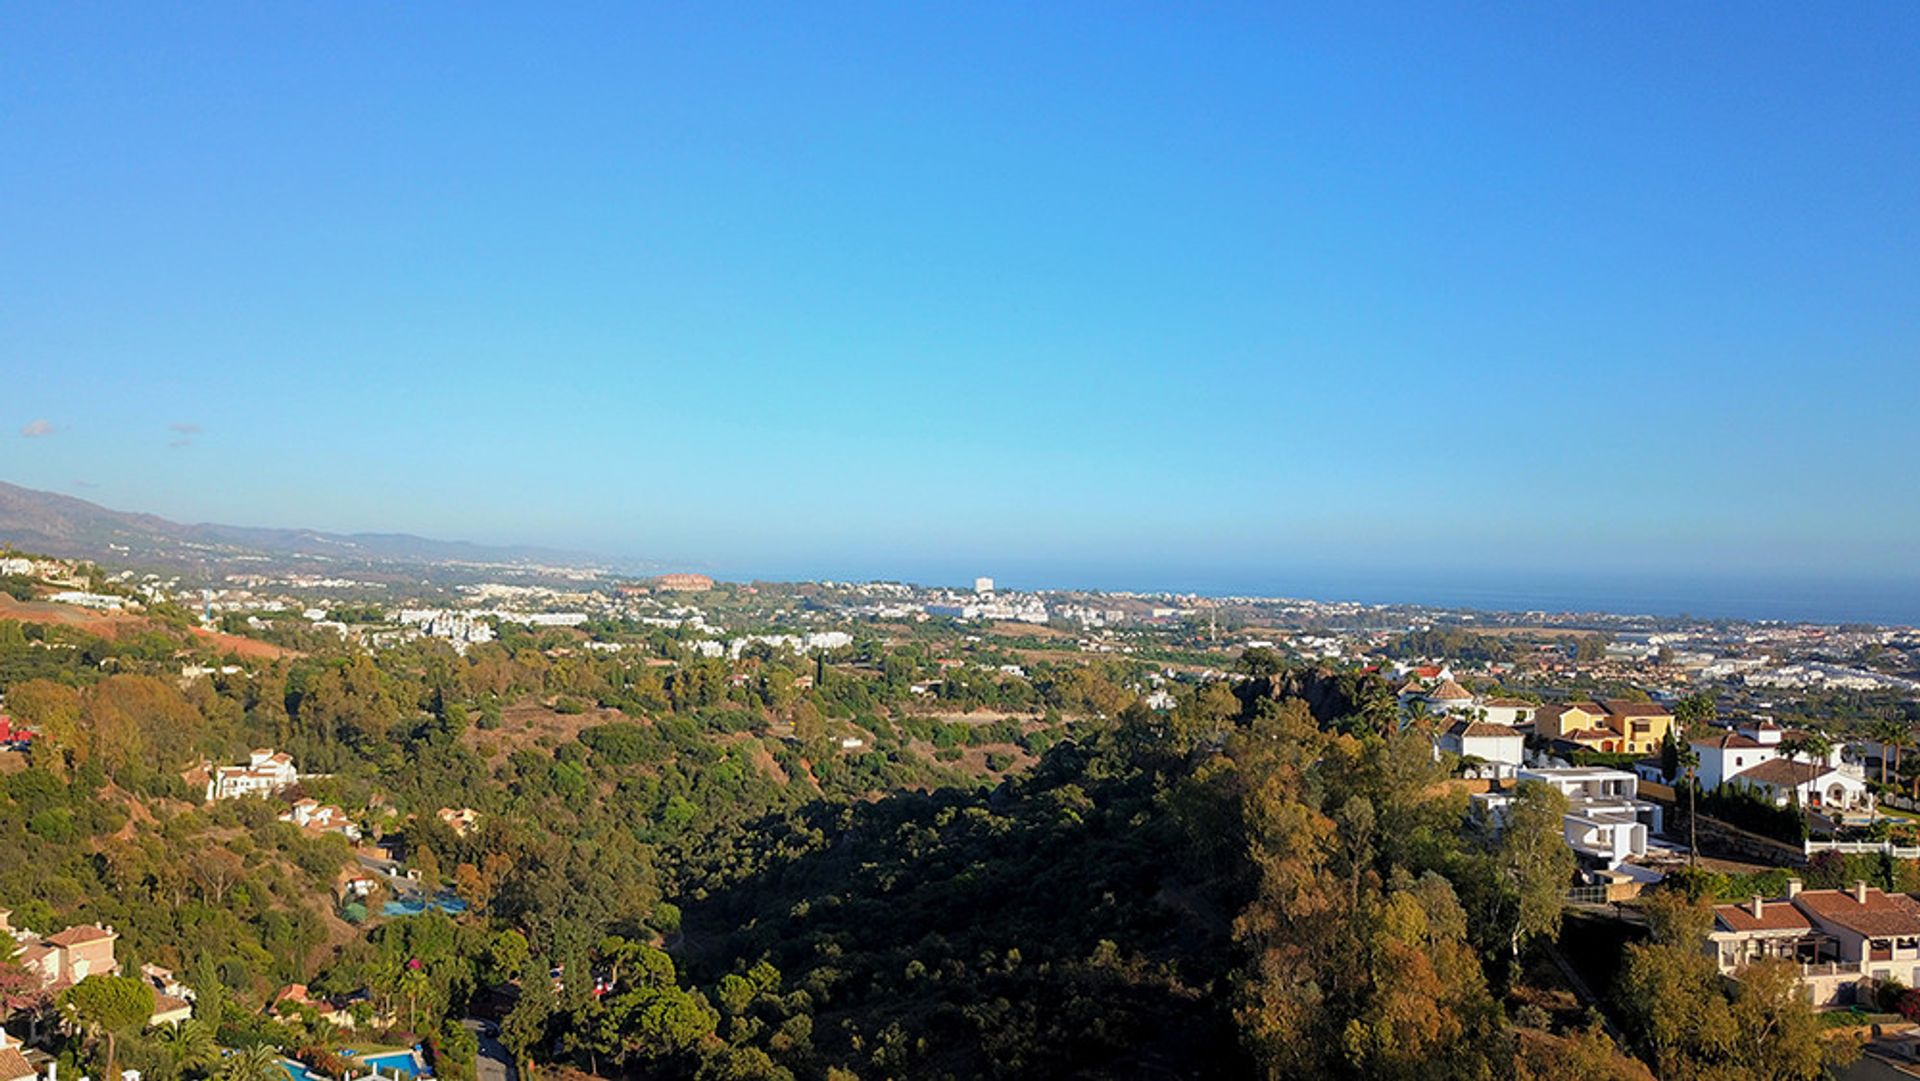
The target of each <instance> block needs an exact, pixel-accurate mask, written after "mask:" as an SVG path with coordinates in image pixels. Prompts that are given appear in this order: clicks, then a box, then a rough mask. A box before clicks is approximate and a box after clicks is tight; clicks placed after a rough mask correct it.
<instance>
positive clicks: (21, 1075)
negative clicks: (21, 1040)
mask: <svg viewBox="0 0 1920 1081" xmlns="http://www.w3.org/2000/svg"><path fill="white" fill-rule="evenodd" d="M38 1076H40V1075H39V1074H38V1073H37V1072H35V1070H34V1068H33V1066H32V1065H31V1064H29V1063H28V1062H27V1058H26V1056H25V1055H22V1054H21V1053H20V1052H18V1051H16V1050H14V1049H13V1048H11V1047H5V1048H0V1081H33V1079H34V1078H36V1077H38Z"/></svg>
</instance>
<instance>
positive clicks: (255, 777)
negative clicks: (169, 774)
mask: <svg viewBox="0 0 1920 1081" xmlns="http://www.w3.org/2000/svg"><path fill="white" fill-rule="evenodd" d="M187 778H188V780H189V783H192V782H196V781H197V782H201V783H203V784H204V786H205V789H206V798H207V801H208V802H213V801H215V800H230V799H250V798H267V797H271V796H277V795H279V794H280V793H282V792H285V791H286V790H287V789H289V788H292V787H293V786H294V785H297V784H299V783H300V778H301V773H300V769H299V767H298V766H296V765H294V762H293V757H292V756H291V755H289V754H287V753H286V752H284V751H276V750H274V749H273V748H271V747H261V748H257V749H255V750H254V751H252V752H251V753H249V754H248V755H247V761H246V763H245V764H243V765H232V766H213V765H210V764H207V763H202V764H201V765H200V766H198V767H196V768H194V769H192V770H189V771H188V773H187ZM280 821H282V822H290V823H292V824H293V825H295V826H298V827H300V828H301V829H303V830H306V831H307V832H309V833H338V834H340V835H342V836H344V837H345V838H346V839H347V840H349V841H353V842H356V843H357V842H358V841H359V840H360V827H359V825H358V824H356V823H355V822H354V821H353V819H352V818H350V817H348V815H347V812H345V811H343V810H341V809H340V808H339V807H336V806H334V805H332V804H327V803H321V802H320V801H319V800H315V799H302V800H298V801H296V802H295V803H294V804H293V806H291V807H289V808H287V810H286V812H285V813H283V814H281V815H280Z"/></svg>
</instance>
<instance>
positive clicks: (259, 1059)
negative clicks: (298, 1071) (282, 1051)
mask: <svg viewBox="0 0 1920 1081" xmlns="http://www.w3.org/2000/svg"><path fill="white" fill-rule="evenodd" d="M216 1076H217V1077H218V1078H219V1081H285V1078H286V1076H287V1072H286V1070H284V1069H282V1068H281V1066H280V1055H279V1052H278V1051H276V1050H275V1049H274V1048H273V1047H272V1046H270V1045H268V1044H263V1043H261V1044H254V1045H252V1046H250V1047H242V1048H240V1049H239V1050H237V1051H234V1052H233V1053H232V1054H230V1055H228V1056H227V1057H226V1058H223V1059H221V1060H220V1069H219V1071H218V1073H217V1075H216Z"/></svg>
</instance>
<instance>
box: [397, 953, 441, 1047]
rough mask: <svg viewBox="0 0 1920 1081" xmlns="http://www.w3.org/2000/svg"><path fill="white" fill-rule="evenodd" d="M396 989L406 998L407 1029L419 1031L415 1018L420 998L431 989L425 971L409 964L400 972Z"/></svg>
mask: <svg viewBox="0 0 1920 1081" xmlns="http://www.w3.org/2000/svg"><path fill="white" fill-rule="evenodd" d="M396 987H397V988H398V990H399V991H400V993H401V994H403V995H405V996H407V1028H408V1029H410V1030H411V1031H414V1032H418V1031H420V1029H419V1020H418V1017H417V1013H418V1010H419V1004H420V996H421V995H423V994H425V993H426V992H428V991H429V990H431V989H432V988H433V981H432V980H431V979H429V978H428V977H427V970H426V969H424V968H419V967H417V965H415V964H409V965H408V966H407V967H406V968H403V969H401V970H400V979H399V981H398V983H397V984H396Z"/></svg>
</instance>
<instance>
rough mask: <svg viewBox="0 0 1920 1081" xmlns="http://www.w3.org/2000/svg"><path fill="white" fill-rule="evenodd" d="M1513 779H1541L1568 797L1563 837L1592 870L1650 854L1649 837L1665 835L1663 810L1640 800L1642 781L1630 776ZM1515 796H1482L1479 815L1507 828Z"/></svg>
mask: <svg viewBox="0 0 1920 1081" xmlns="http://www.w3.org/2000/svg"><path fill="white" fill-rule="evenodd" d="M1514 780H1515V782H1516V783H1518V782H1522V781H1538V782H1540V783H1542V784H1544V785H1546V786H1548V787H1549V788H1552V789H1554V790H1556V791H1558V792H1559V793H1560V794H1561V795H1563V796H1565V797H1567V812H1566V815H1565V816H1564V817H1563V818H1562V819H1561V830H1562V834H1563V836H1565V837H1566V840H1567V845H1568V847H1570V848H1572V849H1573V851H1574V853H1575V854H1576V855H1578V856H1579V857H1580V862H1581V863H1582V865H1584V866H1586V867H1588V868H1589V869H1597V870H1607V871H1611V870H1613V869H1615V868H1617V867H1619V866H1620V865H1621V864H1622V863H1625V862H1627V861H1628V860H1630V859H1632V858H1634V857H1637V856H1644V855H1646V854H1647V838H1648V837H1649V836H1650V835H1652V834H1655V833H1658V832H1660V829H1661V815H1660V808H1659V806H1658V805H1657V804H1652V803H1647V802H1645V801H1643V800H1641V799H1639V798H1638V797H1639V792H1640V779H1639V778H1638V777H1635V776H1634V775H1633V774H1631V773H1627V772H1624V771H1622V770H1617V769H1602V768H1599V767H1593V766H1568V767H1558V768H1552V769H1523V770H1519V771H1517V772H1516V773H1515V774H1514ZM1514 798H1515V794H1514V792H1513V791H1512V790H1511V789H1509V790H1506V791H1501V792H1481V793H1477V794H1476V795H1474V797H1473V803H1474V811H1475V813H1476V814H1478V815H1479V816H1481V818H1482V819H1483V820H1484V821H1487V822H1489V823H1491V824H1492V825H1493V827H1494V828H1495V829H1502V828H1504V827H1505V824H1506V818H1507V814H1508V812H1509V809H1510V808H1511V806H1512V804H1513V800H1514Z"/></svg>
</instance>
